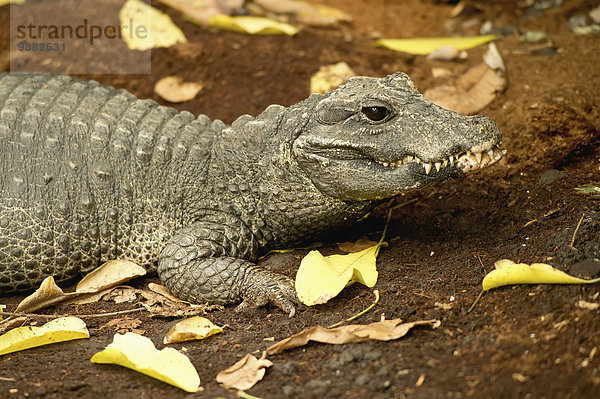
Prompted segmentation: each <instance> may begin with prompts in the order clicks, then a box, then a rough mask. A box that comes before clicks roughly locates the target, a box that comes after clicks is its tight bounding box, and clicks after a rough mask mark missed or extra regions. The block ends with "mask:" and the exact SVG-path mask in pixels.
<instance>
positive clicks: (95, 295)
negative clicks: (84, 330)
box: [65, 287, 115, 305]
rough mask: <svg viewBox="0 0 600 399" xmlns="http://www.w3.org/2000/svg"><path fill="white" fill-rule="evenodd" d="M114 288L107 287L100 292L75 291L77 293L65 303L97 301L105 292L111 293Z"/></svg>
mask: <svg viewBox="0 0 600 399" xmlns="http://www.w3.org/2000/svg"><path fill="white" fill-rule="evenodd" d="M114 289H115V287H111V288H107V289H105V290H102V291H100V292H89V293H83V292H79V293H77V292H76V293H75V294H77V295H74V296H73V298H71V299H70V300H68V301H66V302H65V305H85V304H88V303H94V302H98V301H100V300H102V298H103V297H104V296H105V295H106V294H109V293H111V292H112V290H114Z"/></svg>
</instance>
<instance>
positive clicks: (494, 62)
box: [423, 43, 507, 115]
mask: <svg viewBox="0 0 600 399" xmlns="http://www.w3.org/2000/svg"><path fill="white" fill-rule="evenodd" d="M483 58H484V62H482V63H481V64H479V65H476V66H474V67H472V68H470V69H469V70H468V71H467V72H465V73H464V74H463V75H462V76H460V77H458V78H457V79H456V80H455V81H454V82H452V83H450V84H443V85H440V86H437V87H434V88H432V89H429V90H426V91H425V93H424V94H423V95H424V96H425V97H426V98H427V99H428V100H429V101H431V102H433V103H435V104H437V105H439V106H441V107H444V108H447V109H450V110H452V111H456V112H460V113H462V114H467V115H472V114H475V113H477V112H479V111H480V110H482V109H483V108H485V107H486V106H487V105H488V104H489V103H491V102H492V101H493V100H494V98H496V95H497V93H501V92H502V91H504V89H506V85H507V81H506V76H505V66H504V62H503V61H502V58H501V57H500V53H499V52H498V50H497V48H496V46H495V45H494V44H493V43H492V44H490V46H489V50H488V51H487V52H486V54H485V55H484V56H483Z"/></svg>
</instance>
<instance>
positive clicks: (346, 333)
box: [267, 319, 441, 355]
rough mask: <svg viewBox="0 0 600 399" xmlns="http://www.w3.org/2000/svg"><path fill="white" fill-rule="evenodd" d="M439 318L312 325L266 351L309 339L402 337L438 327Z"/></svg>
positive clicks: (346, 340) (340, 340)
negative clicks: (415, 330) (420, 329)
mask: <svg viewBox="0 0 600 399" xmlns="http://www.w3.org/2000/svg"><path fill="white" fill-rule="evenodd" d="M440 324H441V323H440V321H439V320H420V321H414V322H411V323H402V320H400V319H393V320H382V321H378V322H375V323H371V324H366V325H361V324H350V325H347V326H341V327H336V328H331V329H328V328H325V327H321V326H314V327H311V328H309V329H306V330H304V331H302V332H300V333H298V334H294V335H292V336H291V337H288V338H286V339H284V340H282V341H279V342H278V343H276V344H274V345H271V346H270V347H269V348H268V349H267V353H268V354H269V355H272V354H274V353H277V352H281V351H283V350H287V349H292V348H296V347H299V346H304V345H306V344H307V343H308V342H309V341H315V342H322V343H325V344H347V343H353V342H364V341H370V340H378V341H391V340H395V339H398V338H402V337H403V336H405V335H406V333H408V332H409V331H410V330H411V329H412V328H413V327H416V326H429V327H431V328H434V329H435V328H438V327H439V326H440Z"/></svg>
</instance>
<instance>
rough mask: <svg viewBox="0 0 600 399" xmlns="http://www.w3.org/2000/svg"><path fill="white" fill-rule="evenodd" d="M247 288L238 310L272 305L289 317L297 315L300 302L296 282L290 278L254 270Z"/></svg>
mask: <svg viewBox="0 0 600 399" xmlns="http://www.w3.org/2000/svg"><path fill="white" fill-rule="evenodd" d="M253 272H254V273H252V275H251V276H249V277H250V278H249V281H248V285H247V286H246V287H245V290H244V291H245V293H244V300H243V302H242V303H241V304H240V305H238V307H237V308H236V310H239V311H241V310H244V309H248V308H253V307H259V306H265V305H267V304H269V303H270V304H272V305H275V306H277V307H278V308H279V309H281V310H283V311H284V312H285V313H287V314H288V315H289V317H294V315H295V314H296V304H299V303H300V301H299V300H298V297H297V296H296V290H295V289H294V281H293V280H292V279H290V278H289V277H286V276H283V275H281V274H277V273H271V272H268V271H266V270H263V269H260V268H254V270H253Z"/></svg>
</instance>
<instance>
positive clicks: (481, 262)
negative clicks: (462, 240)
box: [467, 255, 485, 314]
mask: <svg viewBox="0 0 600 399" xmlns="http://www.w3.org/2000/svg"><path fill="white" fill-rule="evenodd" d="M476 256H477V260H478V261H479V264H480V265H481V268H482V269H483V274H484V275H485V265H484V264H483V261H482V260H481V256H479V255H476ZM482 296H483V289H482V290H481V292H479V295H477V298H475V301H473V304H472V305H471V307H470V308H469V310H467V314H469V313H471V311H472V310H473V309H474V308H475V306H476V305H477V303H478V302H479V300H480V299H481V297H482Z"/></svg>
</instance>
